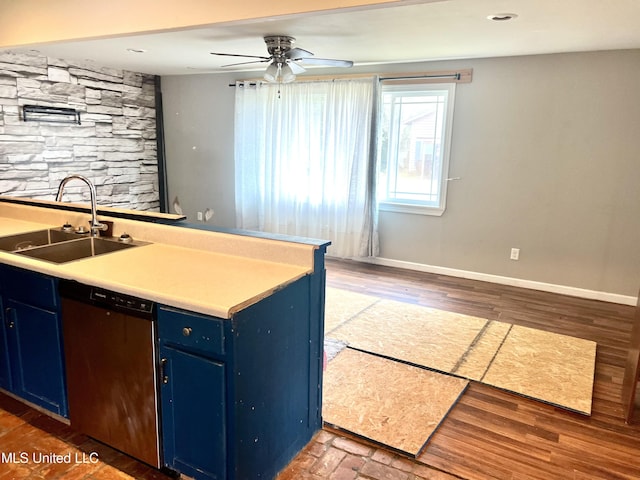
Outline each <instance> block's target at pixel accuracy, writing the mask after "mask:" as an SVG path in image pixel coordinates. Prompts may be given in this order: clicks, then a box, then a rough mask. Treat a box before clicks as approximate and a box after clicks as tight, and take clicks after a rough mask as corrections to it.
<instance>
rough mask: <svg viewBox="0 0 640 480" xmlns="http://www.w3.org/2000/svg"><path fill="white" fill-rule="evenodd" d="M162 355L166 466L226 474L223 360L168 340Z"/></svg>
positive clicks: (206, 475)
mask: <svg viewBox="0 0 640 480" xmlns="http://www.w3.org/2000/svg"><path fill="white" fill-rule="evenodd" d="M187 328H188V327H187ZM160 358H161V364H162V378H161V381H162V387H161V388H162V390H161V393H162V431H163V444H164V463H165V466H167V467H169V468H171V469H173V470H176V471H179V472H181V473H184V474H186V475H188V476H191V477H194V478H198V479H216V480H219V479H225V478H226V458H227V455H226V426H225V419H226V412H225V410H226V409H225V371H224V369H225V367H224V364H223V363H220V362H216V361H213V360H211V359H208V358H204V357H201V356H198V355H194V354H192V353H189V352H185V351H183V350H179V349H176V348H172V347H167V346H162V347H161V348H160Z"/></svg>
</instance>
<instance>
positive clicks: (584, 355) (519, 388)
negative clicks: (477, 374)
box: [482, 325, 596, 414]
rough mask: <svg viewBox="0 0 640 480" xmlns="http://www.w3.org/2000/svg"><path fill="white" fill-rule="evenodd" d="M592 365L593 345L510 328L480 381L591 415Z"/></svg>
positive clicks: (559, 336) (519, 328) (578, 339)
mask: <svg viewBox="0 0 640 480" xmlns="http://www.w3.org/2000/svg"><path fill="white" fill-rule="evenodd" d="M595 362H596V343H595V342H590V341H588V340H583V339H580V338H575V337H569V336H567V335H559V334H557V333H549V332H543V331H542V330H536V329H533V328H527V327H521V326H518V325H514V326H513V328H511V331H510V332H509V334H508V335H507V337H506V339H505V341H504V343H503V344H502V347H501V348H500V350H499V351H498V353H497V354H496V356H495V359H494V360H493V362H492V363H491V366H490V367H489V370H488V371H487V373H486V375H485V376H484V378H483V379H482V381H483V383H486V384H488V385H493V386H495V387H499V388H503V389H506V390H510V391H512V392H516V393H521V394H523V395H526V396H528V397H532V398H536V399H538V400H543V401H545V402H549V403H553V404H556V405H562V406H563V407H566V408H569V409H571V410H575V411H576V412H580V413H586V414H591V394H592V391H593V380H594V373H595Z"/></svg>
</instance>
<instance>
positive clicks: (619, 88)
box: [162, 50, 640, 296]
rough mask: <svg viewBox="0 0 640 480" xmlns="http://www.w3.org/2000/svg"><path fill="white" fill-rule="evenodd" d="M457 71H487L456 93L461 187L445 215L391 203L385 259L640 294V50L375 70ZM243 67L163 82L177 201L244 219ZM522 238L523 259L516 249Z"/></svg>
mask: <svg viewBox="0 0 640 480" xmlns="http://www.w3.org/2000/svg"><path fill="white" fill-rule="evenodd" d="M373 68H375V67H370V68H369V71H374V70H373ZM449 68H473V82H472V83H470V84H460V85H458V88H457V91H456V104H455V117H454V130H453V139H452V149H451V161H450V176H451V177H460V180H455V181H452V182H451V183H450V184H449V191H448V198H447V210H446V211H445V213H444V215H443V216H442V217H430V216H421V215H410V214H402V213H391V212H381V213H380V247H381V251H380V257H383V258H386V259H393V260H400V261H404V262H412V263H416V264H424V265H431V266H437V267H445V268H451V269H459V270H464V271H469V272H479V273H482V274H489V275H498V276H505V277H512V278H517V279H524V280H529V281H537V282H545V283H550V284H556V285H564V286H569V287H575V288H582V289H588V290H595V291H598V292H608V293H615V294H619V295H626V296H635V295H636V294H637V291H638V287H640V188H639V187H638V182H639V180H640V88H639V86H640V51H639V50H629V51H616V52H590V53H576V54H559V55H539V56H528V57H511V58H492V59H474V60H459V61H449V62H434V63H425V64H419V65H415V64H414V65H392V66H385V67H384V68H380V67H378V68H375V71H377V72H382V71H386V72H392V71H396V72H407V71H410V72H416V71H428V70H442V69H449ZM354 70H355V72H363V71H366V69H363V68H360V69H354ZM246 76H248V77H255V76H256V74H255V73H253V74H247V75H245V77H246ZM240 78H242V76H241V75H194V76H183V77H164V78H163V79H162V81H163V96H164V102H165V103H164V104H165V127H166V140H167V161H168V173H169V195H170V196H171V197H170V198H173V196H175V195H178V196H179V197H180V200H181V203H182V205H183V207H186V209H185V210H186V212H185V213H187V214H188V215H189V216H190V217H192V218H194V219H195V211H197V210H202V209H204V208H206V207H211V208H213V209H214V210H215V212H216V214H215V216H214V218H213V219H212V223H213V224H216V225H220V226H230V227H232V226H234V218H235V214H234V205H233V203H234V191H233V95H234V89H233V88H230V87H228V83H229V81H230V80H232V79H240ZM511 247H517V248H520V249H521V252H520V260H519V261H512V260H509V252H510V249H511Z"/></svg>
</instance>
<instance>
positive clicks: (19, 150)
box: [0, 51, 160, 210]
mask: <svg viewBox="0 0 640 480" xmlns="http://www.w3.org/2000/svg"><path fill="white" fill-rule="evenodd" d="M154 82H155V77H154V76H152V75H147V74H141V73H134V72H129V71H123V70H117V69H112V68H104V67H98V66H95V65H91V64H89V63H79V62H73V61H65V60H59V59H54V58H48V57H45V56H42V55H38V54H35V53H34V54H23V53H15V52H7V51H5V52H2V51H0V195H8V196H14V197H31V198H37V199H44V200H53V199H55V195H56V192H57V188H58V185H59V184H60V181H61V180H62V179H63V178H64V177H65V176H67V175H68V174H71V173H77V174H81V175H84V176H86V177H88V178H89V179H91V180H92V181H93V183H94V184H95V185H96V190H97V196H98V203H99V204H101V205H108V206H112V207H120V208H129V209H136V210H158V209H159V206H160V203H159V194H158V162H157V151H156V150H157V148H156V112H155V84H154ZM25 104H26V105H41V106H55V107H66V108H74V109H76V110H79V111H80V112H81V113H80V120H81V124H80V125H76V124H63V123H48V122H42V121H33V122H32V121H28V122H25V121H24V120H23V115H22V105H25ZM65 192H68V194H67V193H65V196H64V200H65V201H73V202H86V201H88V199H89V192H88V189H87V188H86V186H85V185H84V184H83V183H82V182H79V181H73V182H70V183H69V184H68V186H67V187H66V189H65Z"/></svg>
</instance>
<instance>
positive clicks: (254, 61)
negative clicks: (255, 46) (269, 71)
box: [220, 58, 271, 67]
mask: <svg viewBox="0 0 640 480" xmlns="http://www.w3.org/2000/svg"><path fill="white" fill-rule="evenodd" d="M270 60H271V59H270V58H267V59H266V60H252V61H251V62H240V63H227V64H226V65H220V67H235V66H237V65H249V64H251V63H266V62H268V61H270Z"/></svg>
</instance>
